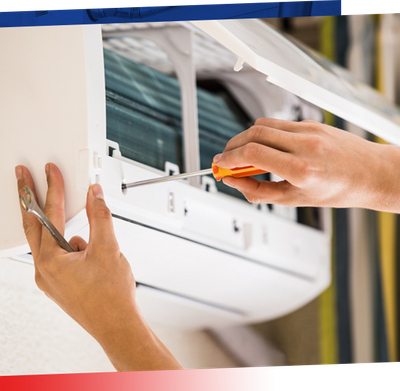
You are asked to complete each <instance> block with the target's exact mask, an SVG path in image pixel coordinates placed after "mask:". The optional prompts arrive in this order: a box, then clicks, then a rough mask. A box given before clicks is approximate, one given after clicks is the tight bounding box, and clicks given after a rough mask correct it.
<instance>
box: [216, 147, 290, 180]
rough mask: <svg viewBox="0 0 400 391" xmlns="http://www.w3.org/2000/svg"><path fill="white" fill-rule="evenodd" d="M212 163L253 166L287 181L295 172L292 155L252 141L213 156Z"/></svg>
mask: <svg viewBox="0 0 400 391" xmlns="http://www.w3.org/2000/svg"><path fill="white" fill-rule="evenodd" d="M214 163H215V164H217V165H218V166H219V167H222V168H235V167H246V166H254V167H258V168H260V169H262V170H265V171H268V172H273V173H274V174H276V175H278V176H280V177H281V178H285V179H287V180H289V181H291V179H295V178H296V172H297V166H296V158H295V156H294V155H292V154H290V153H286V152H282V151H278V150H276V149H274V148H270V147H267V146H265V145H261V144H257V143H253V142H251V143H249V144H246V145H244V146H242V147H239V148H236V149H233V150H231V151H227V152H224V153H222V154H220V155H217V156H215V157H214Z"/></svg>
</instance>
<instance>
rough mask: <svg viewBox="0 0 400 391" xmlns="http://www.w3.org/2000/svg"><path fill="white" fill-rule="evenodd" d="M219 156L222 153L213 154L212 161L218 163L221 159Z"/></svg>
mask: <svg viewBox="0 0 400 391" xmlns="http://www.w3.org/2000/svg"><path fill="white" fill-rule="evenodd" d="M221 156H222V153H219V154H218V155H215V156H214V160H213V162H214V163H218V162H219V161H220V160H221Z"/></svg>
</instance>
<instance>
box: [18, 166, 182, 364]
mask: <svg viewBox="0 0 400 391" xmlns="http://www.w3.org/2000/svg"><path fill="white" fill-rule="evenodd" d="M46 175H47V182H48V191H47V198H46V205H45V206H44V209H43V211H44V213H45V214H46V215H47V217H48V218H49V219H50V220H51V221H52V223H53V224H54V226H55V227H56V228H57V229H58V230H59V231H60V233H61V234H62V235H63V234H64V228H65V217H64V182H63V178H62V175H61V172H60V171H59V169H58V168H57V166H55V165H54V164H51V163H49V164H47V165H46ZM16 176H17V179H18V192H19V194H22V193H23V190H22V188H23V186H28V187H29V188H30V189H31V190H32V191H33V192H34V193H35V185H34V183H33V179H32V176H31V174H30V172H29V170H28V169H27V168H26V167H24V166H18V167H16ZM35 197H36V194H35ZM36 199H37V197H36ZM86 212H87V216H88V220H89V225H90V239H89V243H86V242H85V240H83V239H82V238H81V237H78V236H76V237H73V238H72V239H71V240H70V242H69V243H70V245H71V246H72V247H73V248H74V250H75V251H76V252H74V253H68V252H66V251H65V250H63V249H62V248H61V247H59V245H58V244H57V242H56V241H55V240H54V238H53V237H52V236H51V235H50V233H49V232H48V231H47V230H46V229H45V228H44V227H43V226H42V225H41V223H40V222H39V221H38V219H37V218H36V217H35V216H33V215H31V214H29V213H26V212H25V211H24V210H23V209H22V208H21V213H22V218H23V227H24V231H25V235H26V237H27V240H28V243H29V246H30V248H31V252H32V256H33V259H34V264H35V280H36V283H37V285H38V287H39V289H41V290H42V291H43V292H44V293H45V294H46V295H47V296H48V297H50V298H51V299H52V300H53V301H54V302H56V303H57V304H58V305H59V306H60V307H61V308H62V309H63V310H64V311H65V312H66V313H67V314H69V315H70V316H71V317H72V318H73V319H75V320H76V321H77V322H78V323H79V324H80V325H81V326H82V327H83V328H85V329H86V330H87V331H88V332H89V333H90V334H91V335H92V336H93V337H94V338H96V339H97V340H98V342H99V343H100V344H101V345H102V347H103V349H104V350H105V352H106V353H107V355H108V356H109V358H110V360H111V362H112V363H113V364H114V366H115V367H116V368H117V369H118V370H148V369H176V368H178V367H179V364H178V363H177V362H176V360H175V359H174V358H173V356H172V355H171V353H169V351H168V350H167V349H166V348H165V346H164V345H162V343H161V342H160V341H159V340H158V338H157V337H156V336H155V335H154V334H153V333H152V331H151V330H150V328H149V327H148V326H147V324H146V322H145V321H144V319H143V317H142V316H141V314H140V310H139V308H138V307H137V305H136V301H135V291H136V283H135V280H134V277H133V274H132V270H131V267H130V265H129V263H128V261H127V260H126V258H125V257H124V255H123V254H122V253H121V252H120V251H119V246H118V242H117V240H116V237H115V234H114V229H113V223H112V216H111V212H110V210H109V209H108V208H107V206H106V203H105V201H104V197H103V192H102V188H101V186H100V185H93V186H91V187H90V189H89V191H88V195H87V203H86ZM143 350H146V353H145V354H143Z"/></svg>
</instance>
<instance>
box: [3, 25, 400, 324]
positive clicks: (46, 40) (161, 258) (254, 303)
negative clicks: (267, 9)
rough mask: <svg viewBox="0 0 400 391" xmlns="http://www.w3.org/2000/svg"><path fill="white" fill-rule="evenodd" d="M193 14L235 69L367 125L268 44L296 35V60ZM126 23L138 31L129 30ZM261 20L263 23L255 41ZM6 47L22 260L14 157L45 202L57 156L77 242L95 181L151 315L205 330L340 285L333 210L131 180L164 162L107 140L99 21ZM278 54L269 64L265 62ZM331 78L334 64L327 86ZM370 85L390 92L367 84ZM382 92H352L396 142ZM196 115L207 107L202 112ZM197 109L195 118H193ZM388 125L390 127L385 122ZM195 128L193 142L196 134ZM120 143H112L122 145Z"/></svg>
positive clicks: (7, 111) (8, 146)
mask: <svg viewBox="0 0 400 391" xmlns="http://www.w3.org/2000/svg"><path fill="white" fill-rule="evenodd" d="M194 25H195V26H196V28H195V29H194V30H192V29H193V27H189V30H190V31H191V32H192V33H193V31H195V30H196V29H198V28H199V29H202V30H203V31H205V32H206V33H207V34H210V35H211V36H213V37H214V38H215V39H216V40H217V41H219V42H220V44H222V45H224V46H225V47H226V48H227V49H229V50H230V51H231V52H232V53H234V55H235V56H238V57H239V61H238V64H237V68H240V65H241V63H242V62H246V63H248V64H249V65H250V66H251V67H253V68H254V69H256V70H257V71H254V70H251V67H247V68H246V72H248V71H249V69H250V71H251V72H252V73H253V74H255V75H256V76H253V77H251V78H250V79H251V80H252V82H253V83H254V82H255V80H260V81H261V79H262V80H264V79H265V74H268V77H269V80H270V81H271V82H273V83H274V84H277V85H280V86H281V87H284V88H286V89H287V90H289V91H290V92H293V93H295V94H297V95H299V96H300V97H301V98H304V99H306V100H308V101H311V102H312V103H314V104H318V105H319V106H320V107H322V108H325V109H329V110H331V111H332V112H334V113H336V112H337V113H338V114H341V115H342V116H343V117H344V118H345V119H349V120H354V121H353V122H355V123H357V124H359V125H360V123H359V122H357V121H358V120H357V118H356V117H357V116H352V115H351V116H350V117H351V118H348V117H349V115H348V114H349V113H348V112H347V111H346V110H347V109H348V107H350V106H348V104H349V103H348V102H349V101H351V99H350V98H351V97H349V94H348V95H347V96H345V97H344V98H343V97H340V96H339V97H338V96H336V95H335V93H337V94H339V95H340V93H341V92H340V89H336V90H329V88H327V89H324V88H325V87H326V85H325V86H323V85H321V84H320V85H319V86H318V88H317V87H315V86H313V84H312V83H313V81H310V80H308V79H307V77H303V76H304V75H299V74H298V73H299V72H297V73H296V69H297V68H296V69H294V70H293V69H289V70H288V69H287V67H286V66H285V64H283V61H284V60H285V59H283V60H282V58H280V57H279V50H278V49H277V50H276V51H275V52H273V51H272V50H270V49H271V48H269V49H268V48H264V49H263V48H262V47H263V45H267V44H268V42H269V44H270V45H271V42H270V40H271V39H272V38H271V37H278V38H276V42H284V43H285V42H286V45H287V47H288V48H289V49H291V50H292V52H290V50H289V49H287V48H286V49H285V48H283V49H284V50H283V55H282V56H283V57H285V56H286V60H288V59H290V57H291V56H292V57H296V56H300V57H301V58H303V57H304V56H305V54H304V52H302V51H301V50H300V49H298V48H297V47H295V46H294V45H292V44H291V43H289V42H288V41H286V40H285V39H284V38H283V37H281V36H280V35H279V34H278V33H276V32H275V31H274V30H272V29H270V28H269V27H268V26H266V25H264V24H263V23H262V22H259V21H256V20H253V21H221V22H196V23H194ZM165 26H167V27H168V25H166V24H163V28H164V27H165ZM143 28H145V26H144V25H143V26H142V29H143ZM179 28H183V25H180V26H179ZM185 28H188V27H187V26H186V27H185ZM123 30H124V31H128V27H124V29H123ZM255 31H259V34H260V36H259V38H257V39H255V38H254V32H255ZM151 34H154V33H151ZM193 34H195V33H193ZM252 34H253V35H252ZM115 36H118V34H116V35H115ZM249 39H250V41H249ZM276 42H275V43H276ZM291 45H292V46H291ZM0 48H1V52H2V58H3V61H1V62H0V89H1V91H2V94H1V96H0V127H1V129H2V130H1V131H0V135H1V136H0V140H1V145H2V147H3V152H2V154H1V156H0V171H1V186H0V197H1V201H2V203H1V206H0V212H1V223H0V256H2V257H14V258H18V256H20V255H21V254H25V253H27V252H29V247H28V246H27V243H26V240H25V236H24V234H23V230H22V222H21V216H20V209H19V204H18V196H17V189H16V181H15V177H14V167H15V166H16V165H18V164H23V165H25V166H27V167H28V168H29V169H30V171H31V173H32V175H33V178H34V181H35V184H36V191H37V194H38V197H39V202H40V203H41V205H43V204H44V198H45V194H46V182H45V176H44V166H45V164H46V163H47V162H49V161H51V162H53V163H55V164H56V165H57V166H58V167H59V168H60V170H61V172H62V173H63V176H64V180H65V196H66V205H65V207H66V231H65V236H66V238H67V239H69V238H70V237H72V236H74V235H81V236H82V237H84V238H85V239H86V240H88V233H89V231H88V223H87V218H86V214H85V201H86V192H87V189H88V187H89V186H90V185H91V184H93V183H100V184H101V185H102V186H103V189H104V194H105V199H106V202H107V204H108V206H109V208H110V209H111V211H112V214H113V218H114V227H115V232H116V235H117V239H118V241H119V244H120V247H121V251H122V252H123V253H124V255H125V256H126V257H127V259H128V260H129V262H130V263H131V266H132V269H133V272H134V275H135V278H136V280H137V282H138V284H139V285H138V292H137V298H138V302H139V304H140V306H141V309H142V312H143V313H144V316H145V317H146V319H148V320H150V321H156V322H163V323H166V324H168V323H169V324H172V325H175V326H181V327H193V328H200V327H209V326H217V325H228V324H239V323H249V322H255V321H261V320H268V319H272V318H276V317H279V316H281V315H284V314H286V313H288V312H290V311H293V310H295V309H297V308H299V307H300V306H302V305H304V304H305V303H307V302H309V301H310V300H311V299H313V298H315V297H316V296H317V295H318V294H319V293H321V292H322V291H323V290H324V289H325V288H326V287H327V286H328V284H329V282H330V232H329V211H328V213H327V214H325V216H324V217H325V221H324V222H325V229H324V230H317V229H313V228H310V227H307V226H305V225H301V224H298V223H297V222H296V221H294V220H293V218H291V217H290V213H289V218H287V217H286V218H285V217H282V216H280V215H277V214H275V213H271V212H270V211H268V210H267V208H263V207H262V208H260V209H258V208H255V207H254V206H253V205H251V204H249V203H246V202H244V201H242V200H238V199H235V198H233V197H230V196H228V195H225V194H221V193H218V192H214V191H211V192H207V191H205V190H204V184H203V188H202V187H201V186H199V184H198V183H197V184H196V183H191V184H190V183H188V182H186V181H174V182H168V183H162V184H158V185H151V186H143V187H138V188H135V189H129V190H128V191H126V192H125V193H124V192H123V191H122V189H121V185H122V183H123V182H131V181H136V180H143V179H149V178H151V177H157V176H161V175H165V173H163V172H160V171H159V170H156V169H154V168H151V167H148V166H145V165H143V164H139V163H137V162H134V161H131V160H128V159H126V158H124V157H122V156H121V155H120V153H119V151H118V145H115V144H113V143H112V142H109V141H107V140H106V113H105V85H104V64H103V41H102V33H101V28H100V26H63V27H61V26H60V27H35V28H23V29H22V28H21V29H14V28H12V29H1V31H0ZM288 50H289V51H288ZM269 54H270V55H271V57H272V60H271V61H269V60H267V58H268V55H269ZM281 54H282V53H281ZM293 60H297V59H296V58H293ZM274 61H275V62H274ZM292 62H293V64H295V63H296V61H292ZM306 63H307V64H308V65H310V74H312V75H313V77H316V75H317V73H316V70H318V71H319V72H322V73H320V74H319V76H318V77H319V79H318V78H317V79H318V80H321V78H322V79H323V76H324V75H323V72H328V71H327V70H326V69H325V70H324V68H323V67H321V66H320V65H318V64H317V63H314V65H313V62H312V60H307V61H306ZM233 65H234V64H232V68H233ZM291 66H292V65H291ZM312 66H314V67H315V69H314V68H312ZM299 67H300V64H299ZM300 68H301V67H300ZM301 69H302V68H301ZM335 69H336V68H335ZM341 72H342V71H341ZM328 73H329V72H328ZM215 75H216V76H215V77H218V78H219V79H220V80H221V81H223V82H225V83H226V85H227V86H228V88H230V89H231V91H232V93H233V94H234V95H236V96H237V97H240V96H241V95H242V96H248V99H247V101H252V102H253V103H254V104H252V105H249V106H248V108H247V109H248V111H249V112H251V111H253V112H252V113H250V114H252V115H254V116H255V117H256V116H259V115H260V116H261V115H267V114H268V112H267V113H266V111H267V108H266V107H263V101H262V100H260V99H259V97H258V96H257V97H256V96H255V95H254V94H253V95H252V90H251V82H250V79H248V82H243V81H241V82H240V79H239V78H238V79H237V80H238V81H237V82H236V79H235V75H236V74H235V73H233V72H228V73H224V72H223V71H219V72H216V73H215ZM238 75H240V72H239V73H238ZM244 75H246V74H245V73H244ZM321 75H322V76H321ZM244 77H248V76H244ZM332 77H333V76H331V75H329V77H328V82H327V83H328V84H329V83H330V82H332V80H333V79H332ZM346 77H348V76H347V74H346ZM317 79H316V80H317ZM337 79H338V77H336V79H335V80H337ZM244 80H246V79H244ZM181 81H182V80H181ZM346 83H349V81H346ZM265 84H266V85H267V86H268V84H267V82H265ZM292 84H293V85H292ZM246 86H248V88H247V89H246ZM272 87H273V86H272ZM272 87H271V88H272ZM182 88H183V89H184V88H185V87H184V86H183V87H182ZM266 88H267V87H266ZM268 88H269V87H268ZM337 88H339V87H337ZM346 88H347V84H346ZM359 88H362V89H363V91H364V89H367V90H368V93H369V94H370V96H373V97H374V99H375V100H379V99H380V98H379V96H378V95H374V93H373V92H371V91H370V90H369V89H368V88H367V87H365V86H362V87H359ZM305 91H308V92H309V93H306V92H305ZM321 91H322V92H321ZM246 94H247V95H246ZM310 94H311V95H310ZM184 97H185V95H183V99H182V104H183V105H185V99H184ZM292 97H293V99H298V98H296V97H294V96H293V95H292ZM332 97H333V98H332ZM239 100H240V99H239ZM243 100H244V98H243ZM379 102H380V104H381V107H382V112H380V111H379V110H378V109H376V108H372V107H367V104H366V103H365V102H361V101H360V100H359V99H358V98H357V99H353V101H352V103H351V104H352V105H353V106H351V107H352V108H354V107H356V108H358V109H357V110H359V112H360V113H363V114H365V115H363V118H362V119H361V122H362V123H361V125H367V124H366V123H365V120H366V119H368V126H369V127H368V128H367V126H365V128H367V129H368V130H370V131H372V132H374V133H376V134H379V135H381V136H385V135H386V136H388V137H387V138H388V139H389V140H390V141H392V142H394V141H396V138H397V134H400V133H398V132H399V123H400V121H399V120H398V118H399V113H398V112H396V111H395V109H393V108H390V109H391V111H390V112H389V111H388V110H387V109H386V110H384V108H389V107H390V106H389V105H387V106H382V105H383V103H382V101H380V100H379ZM242 103H243V104H244V105H245V104H246V103H245V101H243V102H242ZM357 105H358V106H357ZM385 105H386V103H385ZM191 109H193V105H192V107H191ZM383 111H385V114H384V113H383ZM283 112H284V111H282V113H283ZM189 113H191V114H192V116H193V115H194V114H196V115H197V113H196V112H195V111H194V112H193V111H190V110H189ZM352 113H353V112H351V114H352ZM367 114H368V116H369V117H368V118H367ZM187 118H188V121H189V122H190V120H191V117H190V115H189V116H188V117H187ZM287 119H289V118H287ZM194 124H195V123H194ZM192 125H193V123H192ZM383 125H388V126H387V127H386V128H385V129H387V132H386V131H385V130H384V129H383V128H384V126H383ZM189 128H190V126H189ZM187 129H188V127H186V141H188V139H189V138H190V137H189V136H190V135H189V136H188V131H187ZM136 131H140V130H136ZM193 132H194V133H193V134H194V135H195V136H196V134H195V130H194V131H193ZM385 132H386V133H385ZM396 132H397V133H396ZM389 136H390V137H389ZM193 140H194V141H193ZM186 141H185V142H186ZM195 141H196V138H195V137H194V139H192V140H191V141H190V140H189V141H188V143H189V144H188V145H191V147H193V145H194V144H193V143H194V142H195ZM190 143H191V144H190ZM185 145H186V144H185ZM109 147H113V148H114V152H113V154H112V156H109V150H110V148H109ZM197 163H198V162H197ZM197 163H196V161H195V159H192V162H191V163H190V164H192V167H194V166H195V165H196V164H197ZM168 167H171V166H168ZM168 167H167V168H168ZM23 257H24V259H28V258H29V256H26V255H25V256H23Z"/></svg>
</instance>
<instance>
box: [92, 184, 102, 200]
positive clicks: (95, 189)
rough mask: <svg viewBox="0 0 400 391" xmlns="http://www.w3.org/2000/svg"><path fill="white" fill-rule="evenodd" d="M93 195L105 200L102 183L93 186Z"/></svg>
mask: <svg viewBox="0 0 400 391" xmlns="http://www.w3.org/2000/svg"><path fill="white" fill-rule="evenodd" d="M93 195H94V196H95V198H99V199H100V200H104V194H103V189H102V188H101V186H100V185H94V186H93Z"/></svg>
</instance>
